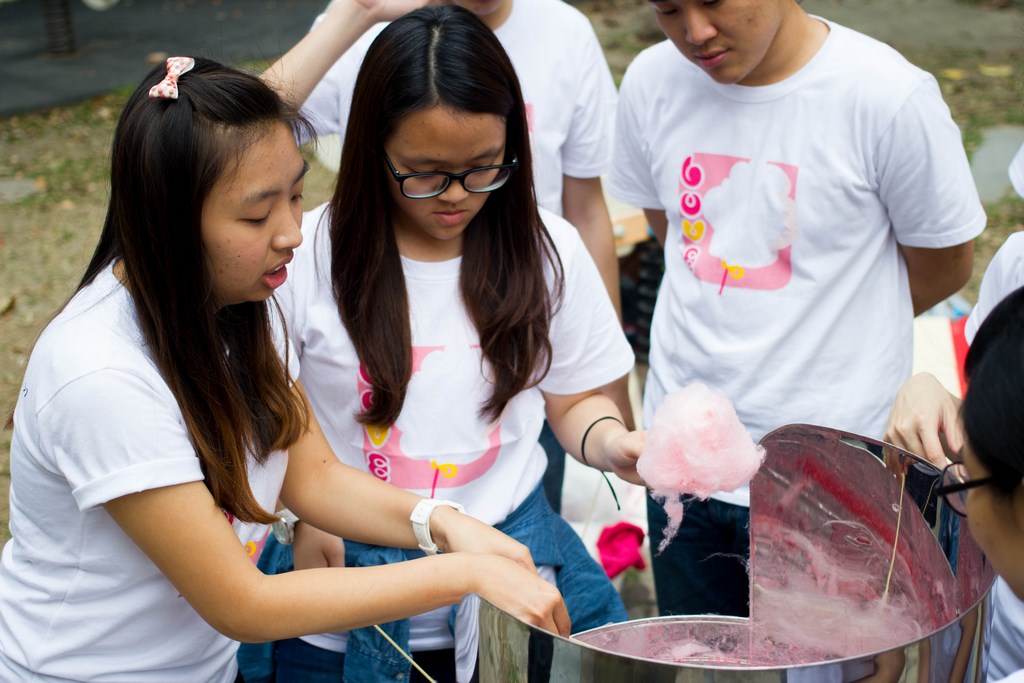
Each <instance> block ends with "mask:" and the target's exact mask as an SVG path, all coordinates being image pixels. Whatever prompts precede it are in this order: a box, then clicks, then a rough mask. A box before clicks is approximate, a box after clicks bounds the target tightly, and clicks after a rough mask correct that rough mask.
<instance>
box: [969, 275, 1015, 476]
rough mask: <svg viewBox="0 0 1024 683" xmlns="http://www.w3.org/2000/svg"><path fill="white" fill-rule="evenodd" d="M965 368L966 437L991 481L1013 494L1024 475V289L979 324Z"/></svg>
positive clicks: (997, 307) (1007, 298)
mask: <svg viewBox="0 0 1024 683" xmlns="http://www.w3.org/2000/svg"><path fill="white" fill-rule="evenodd" d="M964 373H965V374H966V376H967V377H968V379H969V382H970V383H969V385H968V388H967V393H966V395H965V396H964V402H963V404H962V405H961V406H960V418H961V420H962V421H963V426H964V433H965V435H966V437H967V442H968V443H969V444H970V445H971V449H972V451H973V452H974V454H975V455H976V456H977V458H978V460H979V461H980V462H981V464H982V465H984V466H985V469H987V470H988V471H989V472H991V473H992V476H993V477H994V480H993V482H992V485H993V486H995V487H996V489H997V490H999V491H1002V492H1004V493H1008V494H1009V493H1012V492H1013V491H1014V490H1015V489H1016V488H1017V487H1018V486H1020V483H1021V479H1022V478H1024V288H1021V289H1018V290H1016V291H1015V292H1013V293H1012V294H1010V296H1008V297H1006V298H1005V299H1003V301H1002V302H1000V303H999V305H998V306H996V307H995V308H994V309H992V312H991V313H990V314H989V315H988V317H987V318H986V319H985V322H984V323H982V325H981V327H980V328H979V329H978V333H977V335H975V337H974V341H973V342H972V343H971V348H970V350H969V351H968V352H967V359H966V361H965V363H964Z"/></svg>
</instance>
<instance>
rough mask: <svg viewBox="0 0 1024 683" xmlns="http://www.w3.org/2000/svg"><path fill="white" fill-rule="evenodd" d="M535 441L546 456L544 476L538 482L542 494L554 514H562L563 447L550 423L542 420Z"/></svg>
mask: <svg viewBox="0 0 1024 683" xmlns="http://www.w3.org/2000/svg"><path fill="white" fill-rule="evenodd" d="M537 443H539V444H540V446H541V448H543V449H544V454H545V455H547V456H548V467H547V469H546V470H544V478H543V479H541V481H540V483H541V484H542V485H543V486H544V495H546V496H547V498H548V504H549V505H551V509H552V510H554V511H555V514H556V515H560V514H562V482H563V481H564V480H565V449H564V448H562V444H560V443H558V439H557V438H555V433H554V431H552V429H551V425H549V424H548V421H547V420H544V427H543V428H542V429H541V430H540V436H539V437H538V438H537Z"/></svg>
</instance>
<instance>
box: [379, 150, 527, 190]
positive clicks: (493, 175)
mask: <svg viewBox="0 0 1024 683" xmlns="http://www.w3.org/2000/svg"><path fill="white" fill-rule="evenodd" d="M384 161H386V162H387V164H388V169H390V170H391V177H392V178H394V179H395V182H396V183H398V189H399V190H400V191H401V192H402V195H403V196H405V197H408V198H409V199H430V198H431V197H436V196H437V195H439V194H443V193H444V191H445V190H447V189H448V186H449V185H451V184H452V181H453V180H456V181H458V182H460V183H462V187H463V188H464V189H465V190H466V192H473V193H476V194H483V193H485V192H494V191H495V190H497V189H498V188H499V187H501V186H502V185H504V184H505V183H506V182H508V179H509V178H510V177H511V176H512V172H513V171H514V170H516V169H517V168H519V160H518V159H516V158H515V157H513V158H512V162H511V163H508V164H494V165H492V166H478V167H476V168H470V169H468V170H465V171H463V172H462V173H448V172H446V171H431V172H430V173H399V172H398V169H396V168H395V165H394V164H393V163H391V159H389V158H388V155H387V154H385V155H384Z"/></svg>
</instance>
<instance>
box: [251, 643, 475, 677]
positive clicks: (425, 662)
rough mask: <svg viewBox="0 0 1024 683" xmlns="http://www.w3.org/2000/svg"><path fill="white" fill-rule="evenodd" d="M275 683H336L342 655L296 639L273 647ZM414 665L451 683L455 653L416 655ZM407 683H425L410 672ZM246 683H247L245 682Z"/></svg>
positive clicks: (420, 653)
mask: <svg viewBox="0 0 1024 683" xmlns="http://www.w3.org/2000/svg"><path fill="white" fill-rule="evenodd" d="M274 654H275V660H276V662H277V669H276V671H275V678H274V680H275V683H299V682H300V681H301V682H302V683H339V682H340V681H341V674H340V672H341V671H343V670H344V669H345V653H344V652H333V651H331V650H323V649H321V648H319V647H316V646H315V645H310V644H309V643H307V642H306V641H304V640H301V639H299V638H292V639H290V640H282V641H279V642H277V643H275V651H274ZM415 659H416V662H417V663H418V664H419V665H420V666H422V667H423V669H424V670H425V671H427V672H428V673H429V674H430V676H431V678H433V679H434V680H435V681H438V683H448V682H449V681H450V682H452V683H454V681H455V653H454V651H453V650H438V651H436V652H417V653H416V654H415ZM409 681H410V683H417V681H426V679H425V678H423V676H422V674H420V672H419V671H417V670H416V669H413V670H412V672H411V675H410V677H409ZM246 683H249V682H248V681H247V682H246Z"/></svg>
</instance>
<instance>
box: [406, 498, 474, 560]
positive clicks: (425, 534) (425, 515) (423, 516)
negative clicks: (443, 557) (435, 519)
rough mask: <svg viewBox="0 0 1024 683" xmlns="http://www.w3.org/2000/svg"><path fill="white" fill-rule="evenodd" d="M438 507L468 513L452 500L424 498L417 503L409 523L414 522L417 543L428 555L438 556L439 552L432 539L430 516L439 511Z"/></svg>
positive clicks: (413, 529) (413, 530) (413, 527)
mask: <svg viewBox="0 0 1024 683" xmlns="http://www.w3.org/2000/svg"><path fill="white" fill-rule="evenodd" d="M438 505H446V506H448V507H450V508H455V509H456V510H458V511H459V512H461V513H463V514H465V513H466V509H465V508H464V507H462V506H461V505H459V504H458V503H453V502H452V501H450V500H435V499H433V498H424V499H423V500H421V501H420V502H418V503H416V507H414V508H413V509H412V514H411V515H409V521H411V522H412V532H413V533H414V534H416V542H417V543H419V544H420V550H422V551H423V552H425V553H426V554H427V555H436V554H437V550H438V548H437V544H436V543H434V539H433V538H431V537H430V516H431V515H432V514H434V510H436V509H437V506H438Z"/></svg>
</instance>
